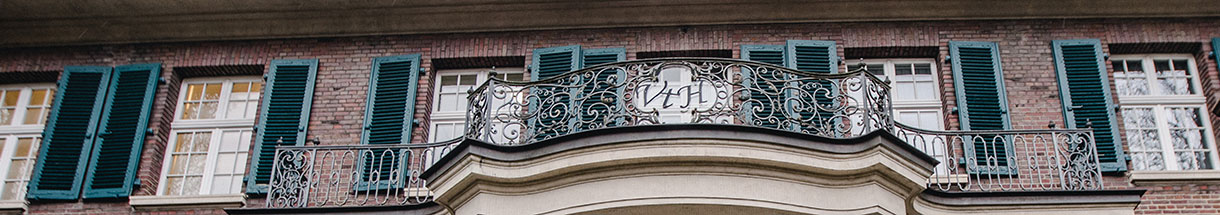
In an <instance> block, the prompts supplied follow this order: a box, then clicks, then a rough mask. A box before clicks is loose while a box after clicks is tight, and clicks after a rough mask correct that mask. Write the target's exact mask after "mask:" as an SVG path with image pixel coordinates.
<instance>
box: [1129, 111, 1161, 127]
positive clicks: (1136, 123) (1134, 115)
mask: <svg viewBox="0 0 1220 215" xmlns="http://www.w3.org/2000/svg"><path fill="white" fill-rule="evenodd" d="M1122 110H1123V111H1122V112H1123V125H1125V126H1126V127H1127V128H1156V116H1155V115H1154V114H1153V112H1152V108H1123V109H1122Z"/></svg>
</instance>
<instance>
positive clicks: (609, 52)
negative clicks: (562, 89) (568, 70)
mask: <svg viewBox="0 0 1220 215" xmlns="http://www.w3.org/2000/svg"><path fill="white" fill-rule="evenodd" d="M581 59H582V60H581V64H583V65H581V68H589V67H593V66H597V65H600V64H607V63H614V62H619V61H623V60H626V59H627V50H626V49H624V48H601V49H585V50H582V51H581ZM593 72H595V73H596V77H597V78H596V79H593V80H583V79H582V80H581V81H582V82H583V84H585V85H587V86H588V87H584V88H583V89H581V94H580V95H579V97H578V98H577V99H575V101H574V102H576V103H579V105H580V110H579V111H580V113H579V114H580V116H581V117H580V121H577V122H576V124H577V126H576V127H577V129H580V130H587V129H593V128H602V127H608V126H614V125H617V124H618V123H621V122H622V121H623V119H622V118H614V117H612V116H611V113H610V110H609V109H610V107H609V106H608V105H612V104H614V105H617V106H615V109H617V110H622V109H623V106H622V105H623V104H622V102H621V101H622V99H621V98H619V95H623V89H622V88H621V87H620V88H618V89H610V88H611V87H612V86H614V85H617V83H623V81H625V80H626V76H627V73H626V71H624V70H621V69H615V70H606V71H593ZM612 77H617V78H616V79H615V80H610V78H612ZM581 78H583V77H581ZM611 90H614V92H613V93H611V92H610V91H611ZM603 99H605V100H608V101H614V102H612V103H610V104H605V103H604V102H603Z"/></svg>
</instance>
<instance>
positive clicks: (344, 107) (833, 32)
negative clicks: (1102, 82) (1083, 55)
mask: <svg viewBox="0 0 1220 215" xmlns="http://www.w3.org/2000/svg"><path fill="white" fill-rule="evenodd" d="M1213 37H1220V19H1215V18H1190V19H1186V18H1184V19H1095V20H1009V21H1004V20H999V21H926V22H860V23H810V24H758V25H719V26H687V27H647V28H618V29H586V30H558V31H531V32H503V33H464V34H437V35H405V36H361V37H343V38H312V39H281V40H256V41H210V42H190V43H163V44H125V45H101V46H83V47H43V48H9V49H0V72H22V71H60V70H62V69H63V67H64V66H66V65H107V66H112V65H122V64H130V63H148V62H155V63H162V65H163V67H162V68H163V74H162V77H164V78H165V79H166V80H167V81H166V82H163V83H162V84H160V85H159V86H158V87H159V89H158V91H157V97H156V104H155V108H154V109H153V112H152V119H153V120H152V122H151V124H150V128H155V129H156V136H155V137H151V138H149V139H148V140H147V142H146V144H145V147H144V150H143V154H142V159H141V163H140V168H139V173H138V177H139V179H140V180H141V181H140V184H141V185H142V186H141V187H139V188H138V189H137V190H136V191H135V192H134V193H133V195H141V196H146V195H154V194H155V193H156V190H157V186H158V184H159V182H158V180H159V178H160V174H161V172H162V170H161V167H162V162H163V161H162V158H163V157H164V152H165V148H166V143H167V138H168V135H169V130H170V126H169V124H170V122H171V121H172V118H173V117H172V116H173V111H174V110H175V105H176V104H175V101H176V99H177V98H176V97H177V95H178V89H179V87H180V86H179V83H180V82H181V78H180V77H177V76H175V73H174V69H175V68H176V67H188V66H219V65H251V64H253V65H266V64H267V63H268V62H269V61H270V60H272V59H311V58H316V59H319V68H318V76H317V82H316V86H315V92H314V103H313V106H312V108H313V109H312V111H311V112H312V113H311V117H310V120H309V129H308V134H309V138H310V139H312V138H317V139H319V140H320V141H321V144H325V145H346V144H358V142H359V141H360V134H361V127H362V125H363V116H364V104H365V98H366V96H367V95H366V94H367V92H368V79H369V76H368V75H369V71H370V63H371V60H372V58H374V57H381V56H391V55H402V54H411V53H421V54H423V61H422V63H421V66H422V68H424V69H425V70H426V73H425V74H424V75H422V76H421V78H420V82H419V88H418V89H419V92H418V97H417V99H416V101H417V103H416V113H415V118H417V119H420V120H421V121H422V123H420V125H421V126H417V127H416V129H415V130H414V134H413V138H412V142H416V143H418V142H423V141H424V140H427V138H426V136H427V134H428V131H427V129H428V127H427V126H422V125H427V124H428V123H427V122H428V119H429V112H430V110H431V108H430V100H431V99H430V98H432V97H433V94H432V92H431V91H432V89H433V87H432V80H433V79H434V78H435V69H434V68H433V67H432V65H431V61H432V59H440V58H464V57H486V56H524V57H525V60H526V62H527V63H528V62H529V60H530V53H531V50H532V49H535V48H542V47H551V46H563V45H573V44H579V45H582V46H584V47H587V48H601V47H625V48H626V50H627V59H635V58H636V53H637V52H651V51H674V50H732V52H733V55H734V57H736V56H738V55H740V50H738V48H739V46H740V45H743V44H783V43H784V41H785V40H790V39H806V40H808V39H813V40H833V41H836V42H837V43H838V44H839V47H840V49H839V53H840V55H842V53H843V49H844V48H861V47H890V46H925V47H927V46H934V47H939V49H940V54H939V56H935V57H936V59H937V62H938V63H940V64H941V65H940V66H938V68H940V72H941V74H942V78H943V79H944V80H942V81H941V83H942V84H943V89H942V90H943V92H944V97H943V99H942V100H943V101H944V102H945V104H946V105H945V106H946V111H945V113H950V111H948V110H950V109H951V108H950V107H952V106H953V105H954V103H955V99H954V95H952V92H953V84H952V81H946V80H952V76H951V74H950V73H951V72H950V67H949V66H948V65H945V64H944V62H943V61H942V60H943V59H944V56H947V55H948V47H947V44H948V42H949V41H991V42H997V43H998V44H999V47H1000V53H1001V59H1002V63H1003V72H1004V79H1005V85H1006V89H1007V91H1008V100H1009V102H1010V104H1009V106H1010V111H1011V114H1010V115H1011V117H1012V122H1013V128H1015V129H1041V128H1046V127H1047V124H1048V123H1053V124H1055V125H1058V126H1060V127H1062V126H1063V114H1062V108H1061V107H1060V102H1059V91H1058V87H1059V86H1058V84H1057V81H1056V75H1055V68H1054V61H1053V59H1052V53H1051V41H1052V40H1057V39H1080V38H1097V39H1100V40H1101V41H1102V43H1103V46H1102V47H1103V50H1106V51H1107V53H1108V47H1107V46H1106V45H1105V44H1112V43H1152V42H1189V43H1195V44H1197V45H1198V46H1200V47H1199V50H1200V51H1199V52H1197V53H1185V54H1192V55H1195V56H1197V57H1196V60H1197V61H1196V62H1197V63H1198V64H1197V65H1198V66H1199V68H1197V71H1199V72H1200V78H1201V82H1202V84H1203V88H1204V92H1205V93H1206V95H1207V96H1208V101H1209V104H1208V105H1209V106H1208V108H1209V110H1210V109H1211V108H1215V107H1212V105H1214V101H1217V99H1218V98H1220V95H1217V93H1220V92H1218V91H1217V90H1220V76H1218V74H1217V68H1216V66H1217V65H1216V62H1214V58H1212V57H1210V56H1208V54H1207V53H1209V52H1211V51H1212V50H1211V44H1210V39H1211V38H1213ZM928 57H933V56H928ZM488 66H492V65H488ZM264 68H265V67H264ZM1108 68H1113V67H1108ZM0 77H3V75H2V74H0ZM946 118H947V120H946V124H947V128H957V127H958V125H957V124H958V122H957V121H958V120H957V117H956V116H955V115H952V114H947V116H946ZM1117 121H1121V120H1117ZM1212 121H1213V123H1216V122H1220V118H1218V117H1217V116H1216V114H1213V115H1212ZM1217 133H1220V132H1217ZM1213 144H1214V143H1213ZM1213 147H1214V146H1213ZM1106 183H1107V186H1108V187H1113V188H1117V189H1122V188H1129V187H1130V183H1129V182H1128V181H1127V177H1125V176H1114V177H1110V178H1108V179H1107V180H1106ZM1141 188H1145V189H1149V192H1148V194H1147V195H1145V196H1144V201H1143V202H1142V204H1141V205H1140V206H1139V207H1138V208H1137V213H1147V214H1158V213H1188V214H1198V213H1215V214H1220V183H1215V182H1211V183H1193V184H1186V185H1167V186H1163V187H1162V186H1157V187H1141ZM256 202H262V200H260V199H255V200H251V201H249V203H254V204H257V203H256ZM28 211H29V212H31V213H35V214H129V213H141V214H213V213H224V212H223V211H222V210H218V209H200V210H194V209H186V210H161V211H134V210H133V209H132V208H131V207H129V206H128V204H127V203H126V201H125V200H121V201H117V202H92V201H86V202H67V203H64V202H35V203H32V204H30V205H29V209H28Z"/></svg>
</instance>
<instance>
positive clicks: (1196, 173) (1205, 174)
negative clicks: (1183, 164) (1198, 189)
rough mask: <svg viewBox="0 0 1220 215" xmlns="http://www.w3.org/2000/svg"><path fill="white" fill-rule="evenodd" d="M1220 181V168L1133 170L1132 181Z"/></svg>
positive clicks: (1139, 182) (1146, 182)
mask: <svg viewBox="0 0 1220 215" xmlns="http://www.w3.org/2000/svg"><path fill="white" fill-rule="evenodd" d="M1200 181H1220V170H1187V171H1131V183H1133V184H1148V183H1194V182H1200Z"/></svg>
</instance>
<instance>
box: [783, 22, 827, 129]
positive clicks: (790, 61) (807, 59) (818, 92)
mask: <svg viewBox="0 0 1220 215" xmlns="http://www.w3.org/2000/svg"><path fill="white" fill-rule="evenodd" d="M836 53H838V49H836V48H835V42H834V41H822V40H789V41H788V43H787V46H786V47H785V49H784V66H786V67H788V68H791V69H795V70H800V71H803V72H809V73H815V74H834V73H838V68H839V56H838V54H836ZM796 78H797V77H792V78H790V79H796ZM789 84H790V85H791V86H792V87H794V88H795V89H803V90H806V91H807V92H787V94H788V95H789V97H794V96H795V98H792V99H785V101H788V102H786V104H784V106H785V108H786V109H787V111H791V113H793V114H792V115H791V116H799V117H801V118H802V119H798V120H795V121H797V122H800V123H804V122H810V123H811V124H808V125H801V124H794V125H791V126H792V127H790V129H794V130H797V131H802V132H804V133H823V135H828V136H839V134H837V133H838V132H835V131H837V130H839V129H837V127H840V126H841V125H840V124H839V120H836V119H835V117H834V116H835V113H834V110H835V109H837V108H836V107H835V106H838V105H836V104H835V102H834V98H835V97H837V96H838V95H839V93H838V88H837V87H835V85H836V83H835V82H834V81H833V80H801V81H799V82H793V83H789ZM817 85H821V86H817ZM810 98H812V99H813V100H808V99H810ZM813 104H816V107H815V106H814V105H813ZM806 117H808V118H806ZM825 132H830V134H826V133H825Z"/></svg>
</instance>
